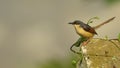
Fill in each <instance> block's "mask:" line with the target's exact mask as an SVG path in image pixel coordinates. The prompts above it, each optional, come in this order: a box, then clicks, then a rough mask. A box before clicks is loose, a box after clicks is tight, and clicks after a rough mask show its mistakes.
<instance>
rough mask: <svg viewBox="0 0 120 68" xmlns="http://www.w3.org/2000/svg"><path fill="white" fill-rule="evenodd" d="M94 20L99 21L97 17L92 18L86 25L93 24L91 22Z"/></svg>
mask: <svg viewBox="0 0 120 68" xmlns="http://www.w3.org/2000/svg"><path fill="white" fill-rule="evenodd" d="M95 19H99V17H93V18H90V19H89V20H88V22H87V24H88V25H89V24H90V23H93V20H95Z"/></svg>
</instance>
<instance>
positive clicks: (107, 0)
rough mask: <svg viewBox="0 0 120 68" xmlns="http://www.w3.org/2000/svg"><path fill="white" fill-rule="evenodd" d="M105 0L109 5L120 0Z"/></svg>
mask: <svg viewBox="0 0 120 68" xmlns="http://www.w3.org/2000/svg"><path fill="white" fill-rule="evenodd" d="M104 1H105V3H107V4H109V5H112V4H115V3H118V2H120V0H104Z"/></svg>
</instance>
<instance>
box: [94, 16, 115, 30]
mask: <svg viewBox="0 0 120 68" xmlns="http://www.w3.org/2000/svg"><path fill="white" fill-rule="evenodd" d="M114 18H115V17H112V18H110V19H108V20H107V21H105V22H103V23H101V24H99V25H97V26H95V27H93V28H94V29H97V28H99V27H101V26H102V25H104V24H107V23H109V22H110V21H112V20H113V19H114Z"/></svg>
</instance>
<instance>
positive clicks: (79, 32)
mask: <svg viewBox="0 0 120 68" xmlns="http://www.w3.org/2000/svg"><path fill="white" fill-rule="evenodd" d="M75 29H76V32H77V34H79V35H81V36H83V37H86V38H90V37H93V36H94V34H92V33H90V32H88V31H85V30H84V29H83V28H82V27H75Z"/></svg>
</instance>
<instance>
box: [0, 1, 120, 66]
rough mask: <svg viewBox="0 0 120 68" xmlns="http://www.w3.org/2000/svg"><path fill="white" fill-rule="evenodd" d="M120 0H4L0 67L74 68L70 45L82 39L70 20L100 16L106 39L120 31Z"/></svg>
mask: <svg viewBox="0 0 120 68" xmlns="http://www.w3.org/2000/svg"><path fill="white" fill-rule="evenodd" d="M119 2H120V0H0V68H74V66H73V65H72V60H73V59H75V55H74V54H73V53H72V52H70V50H69V47H70V46H71V45H72V44H73V43H74V42H75V41H76V40H77V39H78V37H79V36H78V35H77V34H76V33H75V31H74V28H73V27H72V26H71V25H68V22H71V21H74V20H82V21H84V22H87V21H88V19H89V18H92V17H94V16H98V17H99V18H100V19H99V20H95V23H93V24H91V26H95V25H97V24H99V23H101V22H103V21H105V20H107V19H109V18H111V17H113V16H116V19H115V20H114V21H112V22H111V23H109V24H107V25H105V26H103V27H101V28H100V29H98V30H97V32H98V34H99V35H98V36H95V37H100V38H103V37H104V36H105V35H107V36H108V37H109V38H117V34H118V33H120V3H119Z"/></svg>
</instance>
